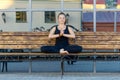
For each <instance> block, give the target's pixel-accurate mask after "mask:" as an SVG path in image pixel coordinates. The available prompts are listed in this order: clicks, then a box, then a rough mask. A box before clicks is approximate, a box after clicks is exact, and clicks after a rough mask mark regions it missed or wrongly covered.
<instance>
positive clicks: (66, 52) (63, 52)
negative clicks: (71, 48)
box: [60, 49, 69, 55]
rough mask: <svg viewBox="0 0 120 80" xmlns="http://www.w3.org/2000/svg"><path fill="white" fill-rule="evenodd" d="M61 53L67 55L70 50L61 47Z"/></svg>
mask: <svg viewBox="0 0 120 80" xmlns="http://www.w3.org/2000/svg"><path fill="white" fill-rule="evenodd" d="M60 54H61V55H66V54H69V52H68V51H66V50H64V49H60Z"/></svg>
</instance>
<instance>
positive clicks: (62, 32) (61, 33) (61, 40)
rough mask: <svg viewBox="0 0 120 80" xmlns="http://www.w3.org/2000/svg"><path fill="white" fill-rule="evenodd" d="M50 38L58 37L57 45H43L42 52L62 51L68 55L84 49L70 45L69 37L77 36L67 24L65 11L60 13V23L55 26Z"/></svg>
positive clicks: (61, 52)
mask: <svg viewBox="0 0 120 80" xmlns="http://www.w3.org/2000/svg"><path fill="white" fill-rule="evenodd" d="M48 37H49V38H50V39H52V38H56V43H55V46H42V47H41V51H42V52H50V53H60V54H61V55H66V54H69V53H77V52H81V51H82V47H81V46H77V45H69V41H68V39H69V38H75V33H74V32H73V30H72V28H71V27H69V26H67V25H66V17H65V14H64V13H63V12H61V13H59V14H58V25H57V26H54V27H53V28H52V29H51V30H50V33H49V36H48Z"/></svg>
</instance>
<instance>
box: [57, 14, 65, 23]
mask: <svg viewBox="0 0 120 80" xmlns="http://www.w3.org/2000/svg"><path fill="white" fill-rule="evenodd" d="M65 20H66V19H65V15H63V14H61V15H59V17H58V22H59V23H60V24H65Z"/></svg>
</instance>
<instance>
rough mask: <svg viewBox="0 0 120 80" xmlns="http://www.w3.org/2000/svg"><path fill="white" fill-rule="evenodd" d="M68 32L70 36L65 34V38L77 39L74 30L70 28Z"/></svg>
mask: <svg viewBox="0 0 120 80" xmlns="http://www.w3.org/2000/svg"><path fill="white" fill-rule="evenodd" d="M68 31H69V33H70V34H63V36H64V37H68V38H75V33H74V31H73V30H72V28H71V27H68Z"/></svg>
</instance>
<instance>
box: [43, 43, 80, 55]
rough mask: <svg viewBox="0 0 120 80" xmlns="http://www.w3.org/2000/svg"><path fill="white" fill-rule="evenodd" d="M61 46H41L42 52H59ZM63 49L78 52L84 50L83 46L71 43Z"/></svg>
mask: <svg viewBox="0 0 120 80" xmlns="http://www.w3.org/2000/svg"><path fill="white" fill-rule="evenodd" d="M60 49H61V48H59V47H58V46H42V47H41V52H46V53H59V51H60ZM63 49H65V50H67V51H68V52H69V53H78V52H82V47H81V46H78V45H69V46H66V47H64V48H63Z"/></svg>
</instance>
